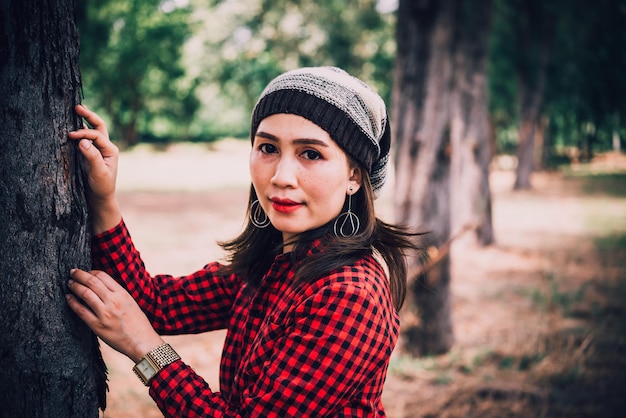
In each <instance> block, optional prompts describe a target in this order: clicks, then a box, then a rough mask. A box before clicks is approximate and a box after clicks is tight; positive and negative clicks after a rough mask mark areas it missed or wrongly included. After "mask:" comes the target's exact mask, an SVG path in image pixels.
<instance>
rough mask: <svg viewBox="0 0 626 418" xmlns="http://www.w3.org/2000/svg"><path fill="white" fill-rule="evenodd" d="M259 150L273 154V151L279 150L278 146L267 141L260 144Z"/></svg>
mask: <svg viewBox="0 0 626 418" xmlns="http://www.w3.org/2000/svg"><path fill="white" fill-rule="evenodd" d="M259 150H260V151H261V152H262V153H263V154H272V153H275V152H276V151H277V149H276V147H275V146H274V145H273V144H270V143H267V142H265V143H263V144H261V145H259Z"/></svg>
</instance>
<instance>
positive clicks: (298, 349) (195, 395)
mask: <svg viewBox="0 0 626 418" xmlns="http://www.w3.org/2000/svg"><path fill="white" fill-rule="evenodd" d="M76 111H77V113H78V114H79V115H80V116H82V117H84V118H85V119H86V120H87V122H89V124H90V125H91V126H92V127H93V128H92V129H87V128H85V129H81V130H78V131H75V132H71V133H70V134H69V136H70V138H71V139H74V140H78V141H79V148H80V149H81V151H82V153H83V155H84V158H85V159H86V162H87V166H88V172H89V186H90V192H89V203H90V206H91V208H92V210H93V212H92V216H93V233H94V239H93V263H94V268H95V269H99V270H94V271H90V272H85V271H82V270H78V269H75V270H72V272H71V279H70V282H69V289H70V291H71V292H70V294H69V295H68V303H69V306H70V307H71V308H72V309H73V310H74V312H76V314H77V315H78V316H79V317H80V318H81V319H82V320H83V321H85V322H86V323H87V325H88V326H89V327H90V328H91V329H92V330H93V331H94V332H95V333H96V334H97V335H98V336H99V337H100V338H101V339H102V340H104V341H105V342H106V343H107V344H109V345H110V346H111V347H113V348H114V349H116V350H118V351H119V352H121V353H123V354H125V355H126V356H128V357H129V358H131V359H132V360H133V361H134V362H135V363H136V366H135V368H134V370H135V373H136V374H137V375H138V376H139V377H140V379H142V381H143V382H144V384H146V386H149V387H150V395H151V396H152V398H153V399H154V400H155V402H156V403H157V405H158V406H159V408H160V409H161V411H162V412H163V413H164V414H165V415H166V416H184V417H190V416H205V417H207V416H215V417H218V416H225V417H239V416H241V417H252V416H258V417H265V418H267V417H287V416H311V417H323V416H337V417H364V416H367V417H381V416H385V412H384V409H383V406H382V403H381V393H382V388H383V383H384V380H385V375H386V371H387V366H388V364H389V358H390V355H391V352H392V350H393V348H394V346H395V344H396V341H397V338H398V332H399V320H398V313H397V310H398V309H399V308H400V306H401V304H402V301H403V298H404V293H405V287H406V281H405V264H404V263H405V262H404V256H403V250H405V249H411V248H414V246H413V244H412V243H411V237H412V236H411V234H409V233H407V232H404V231H403V230H402V229H400V228H397V227H394V226H392V225H388V224H385V223H384V222H382V221H380V220H379V219H377V218H376V216H375V213H374V199H375V195H376V193H377V192H378V191H379V190H380V187H381V186H382V184H383V182H384V180H385V173H386V169H387V163H388V159H389V140H390V135H389V124H388V121H387V112H386V109H385V105H384V102H383V101H382V99H381V98H380V97H379V96H378V95H377V94H376V93H374V92H373V91H372V90H371V89H370V88H369V87H367V86H366V85H365V84H364V83H362V82H361V81H360V80H358V79H356V78H354V77H352V76H350V75H348V74H347V73H346V72H344V71H343V70H340V69H337V68H333V67H318V68H302V69H298V70H294V71H290V72H287V73H285V74H282V75H280V76H278V77H277V78H276V79H274V80H273V81H272V82H270V84H269V85H268V86H267V87H266V89H265V90H264V91H263V93H262V94H261V97H260V98H259V100H258V102H257V104H256V106H255V108H254V111H253V114H252V122H251V139H252V150H251V153H250V173H251V178H252V186H251V188H250V200H249V208H248V215H249V221H248V223H247V225H246V227H245V229H244V231H243V232H242V233H241V234H240V235H239V236H238V237H236V238H235V239H233V240H232V241H230V242H225V243H221V245H222V247H223V248H224V249H225V250H226V251H227V253H228V254H229V256H228V257H229V258H228V263H226V264H221V263H218V262H213V263H210V264H207V265H206V266H205V267H204V268H203V269H202V270H200V271H198V272H196V273H193V274H191V275H189V276H185V277H180V278H173V277H171V276H166V275H159V276H150V275H149V274H148V273H147V272H146V270H145V268H144V265H143V263H142V261H141V258H140V256H139V253H138V252H137V251H136V249H135V248H134V246H133V243H132V240H131V238H130V235H129V233H128V230H127V229H126V226H125V225H124V222H123V220H122V215H121V213H120V210H119V207H118V204H117V200H116V198H115V177H116V167H117V157H118V151H117V148H116V147H115V146H114V145H113V144H112V143H111V142H110V140H109V138H108V133H107V128H106V126H105V124H104V123H103V122H102V120H101V119H100V118H99V117H98V116H97V115H96V114H95V113H93V112H91V111H89V110H88V109H86V108H85V107H83V106H78V107H77V109H76ZM377 259H382V261H384V263H385V264H386V267H387V270H388V272H389V279H388V278H387V275H386V274H385V270H384V269H383V267H382V266H381V264H379V262H378V261H377ZM222 328H226V329H227V330H228V331H227V336H226V340H225V343H224V350H223V353H222V359H221V364H220V388H221V391H219V392H218V391H216V390H214V389H213V388H210V387H209V386H208V385H207V383H206V382H205V381H204V380H203V379H202V378H201V377H199V376H197V375H196V374H195V373H194V371H193V370H192V369H191V368H190V367H189V366H187V365H186V364H185V363H184V362H183V360H182V359H180V357H179V356H178V354H176V352H175V351H174V350H173V349H172V347H170V346H169V345H168V344H164V341H163V340H162V338H161V336H160V335H166V334H170V335H171V334H184V333H199V332H205V331H210V330H216V329H222Z"/></svg>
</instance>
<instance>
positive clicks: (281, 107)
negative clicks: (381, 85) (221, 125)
mask: <svg viewBox="0 0 626 418" xmlns="http://www.w3.org/2000/svg"><path fill="white" fill-rule="evenodd" d="M277 113H290V114H295V115H299V116H302V117H304V118H306V119H308V120H310V121H311V122H313V123H315V124H316V125H318V126H319V127H320V128H322V129H324V130H325V131H326V132H328V134H329V135H330V137H331V138H332V139H333V140H335V141H336V142H337V143H338V144H339V145H340V146H341V147H342V148H343V149H344V150H345V151H346V152H347V153H348V154H349V155H350V156H351V157H352V158H354V159H355V160H356V161H358V162H359V163H361V164H362V165H363V167H365V169H366V170H368V172H369V175H370V179H371V182H372V187H373V189H374V194H375V195H376V196H377V195H378V193H379V191H380V188H381V187H382V186H383V183H384V182H385V177H386V175H387V165H388V163H389V143H390V140H391V138H390V131H389V121H388V120H387V119H388V118H387V110H386V108H385V102H384V101H383V99H382V98H381V97H380V96H379V95H378V94H376V93H375V92H374V91H373V90H372V89H371V88H370V87H368V86H367V85H366V84H365V83H363V82H362V81H361V80H359V79H358V78H356V77H353V76H351V75H350V74H348V73H346V72H345V71H343V70H342V69H339V68H336V67H309V68H300V69H297V70H292V71H288V72H286V73H283V74H281V75H279V76H278V77H276V78H275V79H274V80H272V81H271V82H270V83H269V84H268V85H267V87H266V88H265V90H263V92H262V93H261V96H260V97H259V100H258V101H257V103H256V106H255V107H254V111H253V112H252V121H251V129H250V136H251V137H252V140H254V135H255V134H256V130H257V128H258V126H259V124H260V123H261V121H262V120H263V119H264V118H266V117H268V116H271V115H274V114H277Z"/></svg>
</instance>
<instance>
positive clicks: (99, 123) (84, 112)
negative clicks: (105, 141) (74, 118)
mask: <svg viewBox="0 0 626 418" xmlns="http://www.w3.org/2000/svg"><path fill="white" fill-rule="evenodd" d="M74 110H75V111H76V114H77V115H78V116H81V117H83V118H85V120H86V121H87V123H89V125H90V126H91V127H92V128H93V129H95V130H97V131H100V132H102V133H103V134H104V135H105V136H107V137H108V136H109V131H108V130H107V125H106V123H104V120H102V118H101V117H100V116H98V114H97V113H96V112H92V111H91V110H89V109H88V108H87V106H85V105H83V104H79V105H76V106H75V108H74Z"/></svg>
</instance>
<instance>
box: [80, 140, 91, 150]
mask: <svg viewBox="0 0 626 418" xmlns="http://www.w3.org/2000/svg"><path fill="white" fill-rule="evenodd" d="M80 147H81V148H82V149H85V150H87V149H89V148H91V141H90V140H88V139H81V140H80Z"/></svg>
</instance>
